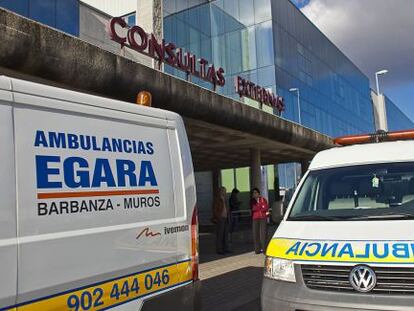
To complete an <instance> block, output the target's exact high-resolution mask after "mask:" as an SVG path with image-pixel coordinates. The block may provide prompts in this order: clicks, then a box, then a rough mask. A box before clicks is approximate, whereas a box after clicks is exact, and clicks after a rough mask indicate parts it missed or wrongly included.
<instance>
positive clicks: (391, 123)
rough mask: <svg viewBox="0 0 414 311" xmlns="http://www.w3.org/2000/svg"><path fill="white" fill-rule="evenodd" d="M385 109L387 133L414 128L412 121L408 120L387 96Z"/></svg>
mask: <svg viewBox="0 0 414 311" xmlns="http://www.w3.org/2000/svg"><path fill="white" fill-rule="evenodd" d="M385 109H386V111H387V121H388V130H389V131H400V130H406V129H412V128H414V123H413V121H411V120H410V118H408V117H407V116H406V115H405V114H404V113H403V112H402V111H401V110H400V109H399V108H398V107H397V105H395V104H394V103H393V102H392V101H391V100H390V99H389V98H388V97H387V96H385Z"/></svg>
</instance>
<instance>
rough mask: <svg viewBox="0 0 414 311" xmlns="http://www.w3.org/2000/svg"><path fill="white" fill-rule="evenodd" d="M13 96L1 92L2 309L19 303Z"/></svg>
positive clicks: (0, 263)
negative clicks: (17, 301)
mask: <svg viewBox="0 0 414 311" xmlns="http://www.w3.org/2000/svg"><path fill="white" fill-rule="evenodd" d="M10 101H11V93H10V92H7V91H2V90H0V146H1V147H0V309H2V308H3V307H8V306H13V305H14V304H15V303H16V288H17V239H16V230H17V228H16V191H15V185H16V182H15V166H14V142H13V118H12V107H11V105H10V104H11V103H10Z"/></svg>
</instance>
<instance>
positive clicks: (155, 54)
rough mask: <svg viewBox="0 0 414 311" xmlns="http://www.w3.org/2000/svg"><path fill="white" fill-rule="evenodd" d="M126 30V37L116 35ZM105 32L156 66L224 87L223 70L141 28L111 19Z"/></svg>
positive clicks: (121, 19)
mask: <svg viewBox="0 0 414 311" xmlns="http://www.w3.org/2000/svg"><path fill="white" fill-rule="evenodd" d="M117 26H118V27H120V28H127V29H128V30H127V34H126V36H121V35H120V34H119V33H117V30H116V28H117ZM107 31H108V33H109V37H110V38H111V40H113V41H115V42H118V43H119V44H121V46H122V47H124V46H127V47H129V48H131V49H133V50H135V51H137V52H139V53H142V54H145V55H147V56H149V57H151V58H154V59H156V60H158V65H159V66H161V63H166V64H168V65H170V66H173V67H175V68H177V69H179V70H181V71H184V72H186V73H187V74H189V75H193V76H196V77H199V78H200V79H202V80H205V81H208V82H210V83H212V84H213V85H214V86H216V85H218V86H224V84H225V83H226V79H225V78H224V69H223V68H221V67H220V68H218V69H217V70H216V69H215V67H214V65H212V64H210V65H209V64H208V61H207V60H205V59H204V58H197V56H196V55H194V54H191V53H190V52H185V53H184V52H183V50H182V49H181V48H177V47H176V46H175V44H174V43H171V42H165V40H161V41H159V40H157V39H156V38H155V36H154V35H153V34H147V33H146V32H145V31H144V30H143V29H142V28H141V27H139V26H132V27H128V25H127V23H126V22H125V20H124V19H123V18H121V17H114V18H111V19H110V21H109V23H108V27H107Z"/></svg>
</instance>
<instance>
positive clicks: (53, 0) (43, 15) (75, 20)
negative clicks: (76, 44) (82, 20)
mask: <svg viewBox="0 0 414 311" xmlns="http://www.w3.org/2000/svg"><path fill="white" fill-rule="evenodd" d="M0 7H3V8H6V9H8V10H11V11H14V12H16V13H18V14H20V15H23V16H25V17H28V18H31V19H33V20H35V21H38V22H40V23H43V24H46V25H48V26H51V27H54V28H56V29H59V30H61V31H64V32H66V33H69V34H71V35H74V36H79V1H78V0H0Z"/></svg>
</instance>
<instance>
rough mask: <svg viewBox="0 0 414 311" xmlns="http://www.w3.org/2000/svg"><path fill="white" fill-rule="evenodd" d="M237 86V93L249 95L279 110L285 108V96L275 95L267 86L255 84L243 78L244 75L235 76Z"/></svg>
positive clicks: (242, 95) (241, 95) (244, 95)
mask: <svg viewBox="0 0 414 311" xmlns="http://www.w3.org/2000/svg"><path fill="white" fill-rule="evenodd" d="M235 87H236V92H237V94H239V95H240V97H248V98H250V99H253V100H255V101H258V102H259V103H261V104H265V105H267V106H270V107H273V108H276V109H277V110H278V111H279V112H282V111H284V110H285V103H284V100H283V97H281V96H276V95H274V94H273V93H272V92H271V91H268V90H266V89H265V88H263V87H261V86H258V85H255V84H254V83H253V82H250V81H249V80H246V79H243V78H242V77H236V78H235Z"/></svg>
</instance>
